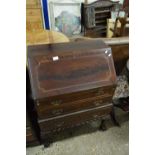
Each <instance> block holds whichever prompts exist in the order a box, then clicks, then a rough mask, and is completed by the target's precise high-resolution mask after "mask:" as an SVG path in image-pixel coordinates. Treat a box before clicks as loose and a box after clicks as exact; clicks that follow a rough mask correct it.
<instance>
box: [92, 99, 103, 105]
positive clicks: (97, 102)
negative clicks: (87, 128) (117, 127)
mask: <svg viewBox="0 0 155 155" xmlns="http://www.w3.org/2000/svg"><path fill="white" fill-rule="evenodd" d="M102 102H103V101H102V100H99V101H95V102H94V105H95V106H99V105H101V104H102Z"/></svg>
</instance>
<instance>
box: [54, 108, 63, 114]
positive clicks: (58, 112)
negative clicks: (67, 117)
mask: <svg viewBox="0 0 155 155" xmlns="http://www.w3.org/2000/svg"><path fill="white" fill-rule="evenodd" d="M62 113H63V109H57V110H52V114H53V115H60V114H62Z"/></svg>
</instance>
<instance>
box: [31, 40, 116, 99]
mask: <svg viewBox="0 0 155 155" xmlns="http://www.w3.org/2000/svg"><path fill="white" fill-rule="evenodd" d="M28 69H29V74H30V81H31V88H32V95H33V99H34V100H38V99H43V98H49V97H53V96H57V95H63V94H70V93H74V92H79V91H85V90H89V89H94V88H98V87H103V86H108V85H113V84H115V83H116V74H115V69H114V64H113V58H112V52H111V48H110V47H108V46H107V45H105V44H104V42H103V41H101V40H95V41H82V42H70V43H58V44H46V45H35V46H28Z"/></svg>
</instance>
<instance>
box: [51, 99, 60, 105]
mask: <svg viewBox="0 0 155 155" xmlns="http://www.w3.org/2000/svg"><path fill="white" fill-rule="evenodd" d="M61 103H62V100H55V101H52V102H51V104H53V105H60V104H61Z"/></svg>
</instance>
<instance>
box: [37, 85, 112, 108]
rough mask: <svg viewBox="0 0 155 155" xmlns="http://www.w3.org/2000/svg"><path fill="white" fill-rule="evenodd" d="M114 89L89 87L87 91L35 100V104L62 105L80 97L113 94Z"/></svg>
mask: <svg viewBox="0 0 155 155" xmlns="http://www.w3.org/2000/svg"><path fill="white" fill-rule="evenodd" d="M114 91H115V87H106V88H97V89H91V90H88V91H82V92H78V93H73V94H68V95H64V96H57V97H53V98H52V99H49V100H48V101H38V102H36V106H41V105H42V106H49V105H62V104H69V103H70V102H74V101H78V100H82V99H90V98H93V97H99V96H105V97H108V96H113V94H114Z"/></svg>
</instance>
